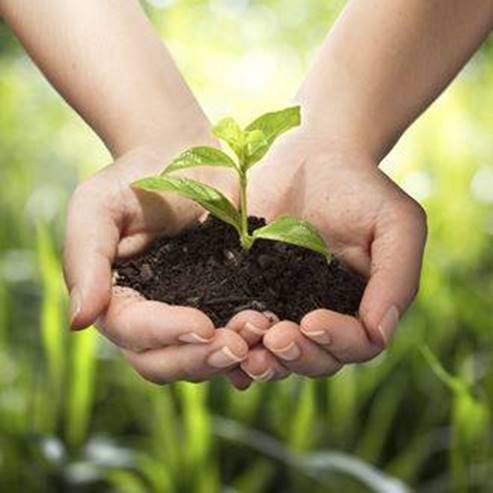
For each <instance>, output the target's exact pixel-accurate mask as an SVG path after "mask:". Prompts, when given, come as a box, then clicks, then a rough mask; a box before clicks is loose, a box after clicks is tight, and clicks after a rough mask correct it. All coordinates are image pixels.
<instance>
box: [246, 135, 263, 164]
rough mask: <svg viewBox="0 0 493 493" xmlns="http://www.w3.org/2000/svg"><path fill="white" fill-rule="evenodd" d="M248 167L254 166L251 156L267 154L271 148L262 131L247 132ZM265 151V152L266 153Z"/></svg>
mask: <svg viewBox="0 0 493 493" xmlns="http://www.w3.org/2000/svg"><path fill="white" fill-rule="evenodd" d="M245 141H246V165H247V169H248V168H249V167H250V166H251V165H253V164H254V162H252V160H251V156H255V155H257V154H258V155H260V154H262V153H264V154H265V152H267V149H268V148H269V141H268V140H267V138H266V137H265V134H264V132H262V130H258V129H257V130H250V131H249V132H246V139H245ZM264 149H265V152H264Z"/></svg>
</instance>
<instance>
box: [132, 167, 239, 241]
mask: <svg viewBox="0 0 493 493" xmlns="http://www.w3.org/2000/svg"><path fill="white" fill-rule="evenodd" d="M132 186H134V187H137V188H142V189H144V190H147V191H151V192H174V193H177V194H179V195H181V196H182V197H185V198H187V199H191V200H193V201H195V202H197V203H198V204H200V205H201V206H202V207H203V208H204V209H207V210H208V211H209V212H210V213H211V214H213V215H214V216H216V217H217V218H219V219H221V220H222V221H224V222H226V223H228V224H231V226H233V227H234V228H236V230H237V231H239V230H240V215H239V213H238V211H237V210H236V207H235V206H234V205H233V204H232V203H231V202H230V201H229V199H227V198H226V197H225V196H224V195H223V194H222V193H221V192H220V191H219V190H216V189H215V188H213V187H210V186H209V185H204V184H203V183H199V182H198V181H195V180H190V179H189V178H182V177H171V176H154V177H150V178H143V179H142V180H138V181H136V182H134V183H133V184H132Z"/></svg>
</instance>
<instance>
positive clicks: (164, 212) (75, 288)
mask: <svg viewBox="0 0 493 493" xmlns="http://www.w3.org/2000/svg"><path fill="white" fill-rule="evenodd" d="M202 142H203V140H202ZM189 144H190V143H188V142H187V143H186V145H187V146H188V145H189ZM183 147H184V146H179V144H178V143H177V144H176V145H175V146H169V147H168V148H166V149H163V148H161V147H160V148H156V147H142V148H139V149H135V150H132V151H130V152H128V153H126V154H125V155H123V156H122V157H120V158H119V159H118V160H117V161H115V162H114V163H113V164H111V165H110V166H108V167H106V168H105V169H103V170H102V171H101V172H99V173H97V174H96V175H95V176H93V177H92V178H90V179H89V180H87V181H86V182H84V183H82V184H81V185H80V186H79V187H78V188H77V190H76V191H75V193H74V195H73V197H72V199H71V201H70V205H69V211H68V218H67V233H66V242H65V259H64V271H65V277H66V283H67V287H68V289H69V291H70V305H71V327H72V329H74V330H77V329H82V328H84V327H87V326H89V325H90V324H92V323H95V322H96V325H97V327H98V329H99V330H100V331H101V332H102V333H103V334H104V335H105V336H106V337H107V338H108V339H110V340H111V341H112V342H114V343H115V344H116V345H117V346H118V347H120V348H121V349H122V351H123V353H124V354H125V356H126V357H127V359H128V361H129V362H130V364H131V365H132V366H133V367H134V368H135V369H136V370H137V372H139V373H140V374H141V375H142V376H144V378H146V379H148V380H150V381H152V382H156V383H167V382H172V381H175V380H189V381H202V380H206V379H209V378H210V377H212V376H213V375H215V374H217V373H220V372H226V371H227V370H228V369H229V368H232V367H235V366H238V363H239V362H241V361H243V360H244V359H245V358H246V355H247V351H248V346H247V343H246V342H245V341H244V340H243V338H242V337H241V336H240V335H238V334H237V333H236V332H235V331H232V330H229V329H219V330H216V329H215V328H214V326H213V324H212V322H211V321H210V319H209V318H208V317H207V316H206V315H205V314H203V313H202V312H200V311H199V310H196V309H194V308H189V307H180V306H169V305H167V304H165V303H160V302H157V301H149V300H145V299H144V298H143V297H141V296H140V295H139V294H138V293H137V292H135V291H132V290H130V289H128V288H119V287H113V286H112V264H113V262H114V260H115V259H116V258H121V257H128V256H131V255H134V254H136V253H138V252H139V251H141V250H142V249H144V248H145V247H146V246H147V245H148V244H149V242H150V241H151V240H152V239H153V238H154V237H155V236H156V235H161V234H167V235H173V234H176V233H177V232H178V231H180V230H181V229H183V228H185V227H187V226H189V225H190V224H192V223H193V222H195V221H197V220H198V218H199V217H200V216H201V215H202V214H203V210H202V209H201V208H200V207H198V206H196V205H195V204H193V203H192V202H190V201H188V200H185V199H181V198H180V197H178V196H177V195H173V194H160V195H158V194H155V193H147V192H143V191H141V190H138V191H137V190H135V189H133V188H131V186H130V184H131V183H132V182H133V181H135V180H136V179H138V178H141V177H144V176H150V175H155V174H157V173H158V172H159V171H160V170H161V169H162V167H163V165H164V164H165V163H167V162H169V161H170V160H171V158H172V157H174V156H175V155H176V154H177V153H178V152H179V151H181V150H182V148H183ZM188 175H189V176H192V177H194V178H196V179H198V180H200V181H203V182H206V183H209V184H211V185H214V186H217V187H218V188H220V189H221V190H223V191H225V192H226V193H227V192H230V194H231V195H234V189H233V186H232V183H233V181H232V179H233V176H232V175H231V174H228V173H227V172H223V171H221V172H218V171H217V170H216V169H197V170H194V171H193V173H188ZM264 327H265V325H264ZM235 381H237V382H238V385H239V386H241V384H242V380H241V378H240V380H238V379H236V380H235Z"/></svg>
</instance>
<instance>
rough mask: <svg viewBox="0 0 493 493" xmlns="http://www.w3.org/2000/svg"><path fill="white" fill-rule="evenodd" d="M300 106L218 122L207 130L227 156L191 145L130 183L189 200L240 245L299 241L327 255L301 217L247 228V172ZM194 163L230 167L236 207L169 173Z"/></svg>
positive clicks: (296, 118) (295, 118)
mask: <svg viewBox="0 0 493 493" xmlns="http://www.w3.org/2000/svg"><path fill="white" fill-rule="evenodd" d="M300 121H301V118H300V107H299V106H294V107H291V108H286V109H284V110H281V111H276V112H273V113H266V114H265V115H262V116H261V117H259V118H257V119H256V120H254V121H253V122H252V123H250V124H249V125H248V126H247V127H245V129H242V128H241V127H240V126H239V125H238V123H236V121H235V120H234V119H233V118H230V117H227V118H224V119H222V120H221V121H219V123H218V124H217V125H215V126H214V127H213V129H212V132H213V134H214V135H215V136H216V137H218V138H219V139H221V140H222V141H224V142H226V143H227V144H228V146H229V147H230V148H231V150H232V151H233V153H234V156H235V158H232V157H230V156H229V155H228V154H226V153H225V152H223V151H222V150H220V149H218V148H215V147H207V146H200V147H192V148H191V149H188V150H186V151H185V152H183V153H182V154H180V155H179V156H178V157H177V158H176V159H175V160H174V161H172V162H171V163H170V164H169V165H168V166H167V167H166V168H165V169H164V171H163V172H162V173H161V175H160V176H155V177H149V178H144V179H142V180H138V181H136V182H135V183H133V186H135V187H138V188H142V189H144V190H148V191H159V192H175V193H178V194H179V195H181V196H183V197H186V198H188V199H192V200H194V201H195V202H197V203H198V204H200V205H201V206H202V207H204V209H206V210H208V211H209V212H210V213H211V214H213V215H214V216H216V217H217V218H219V219H221V220H222V221H224V222H226V223H228V224H230V225H231V226H233V227H234V228H235V229H236V230H237V231H238V234H239V235H240V241H241V245H242V246H243V248H244V249H246V250H249V249H250V248H251V247H252V245H253V244H254V242H255V240H257V239H258V238H264V239H267V240H277V241H282V242H285V243H291V244H293V245H298V246H302V247H305V248H309V249H311V250H314V251H315V252H318V253H321V254H322V255H324V256H325V257H327V258H328V257H329V251H328V248H327V245H326V244H325V241H324V239H323V238H322V236H321V235H320V234H319V233H318V231H317V230H316V229H315V227H314V226H313V225H312V224H310V223H309V222H307V221H304V220H302V219H297V218H294V217H291V216H281V217H279V218H278V219H276V220H275V221H273V222H271V223H269V224H267V225H266V226H262V227H260V228H257V229H256V230H255V231H253V233H252V234H250V233H249V231H248V207H247V184H248V180H247V175H248V171H249V170H250V168H251V167H252V166H253V165H254V164H255V163H257V162H258V161H260V159H262V158H263V157H264V156H265V154H266V153H267V151H268V150H269V148H270V146H271V145H272V143H273V142H274V141H275V140H276V138H277V137H279V135H281V134H282V133H284V132H286V131H288V130H290V129H291V128H294V127H297V126H298V125H299V124H300ZM196 166H222V167H226V168H231V169H232V170H234V171H235V172H236V173H237V175H238V178H239V189H240V206H239V208H237V207H236V206H235V205H234V204H233V203H231V201H230V200H229V199H228V198H226V197H225V196H224V195H223V194H222V193H221V192H220V191H219V190H217V189H215V188H213V187H210V186H209V185H205V184H203V183H200V182H198V181H195V180H192V179H190V178H184V177H176V176H170V175H171V174H172V173H173V172H175V171H178V170H182V169H185V168H193V167H196Z"/></svg>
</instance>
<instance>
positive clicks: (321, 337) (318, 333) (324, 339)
mask: <svg viewBox="0 0 493 493" xmlns="http://www.w3.org/2000/svg"><path fill="white" fill-rule="evenodd" d="M301 331H302V332H303V334H305V335H306V336H307V337H309V338H310V339H313V340H314V341H315V342H318V343H319V344H325V345H327V344H330V343H331V342H332V337H330V335H329V334H327V331H325V330H314V331H312V332H306V331H304V330H303V329H302V330H301Z"/></svg>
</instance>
